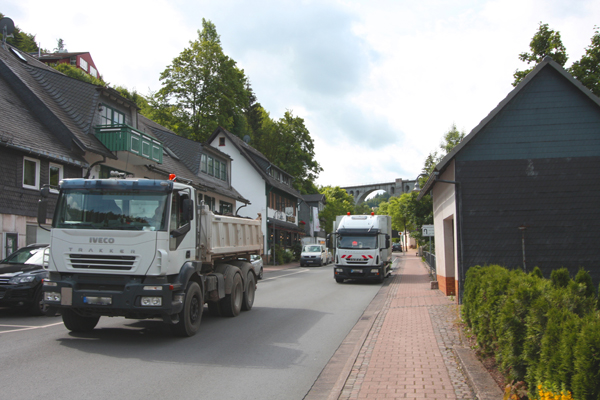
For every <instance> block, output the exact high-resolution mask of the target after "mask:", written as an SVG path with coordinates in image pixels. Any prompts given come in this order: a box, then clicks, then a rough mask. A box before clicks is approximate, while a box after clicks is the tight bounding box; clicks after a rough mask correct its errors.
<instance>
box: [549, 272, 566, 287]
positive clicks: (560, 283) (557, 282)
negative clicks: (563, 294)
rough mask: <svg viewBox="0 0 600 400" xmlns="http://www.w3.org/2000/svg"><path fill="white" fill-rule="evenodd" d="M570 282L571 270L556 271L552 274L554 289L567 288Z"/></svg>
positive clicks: (551, 279)
mask: <svg viewBox="0 0 600 400" xmlns="http://www.w3.org/2000/svg"><path fill="white" fill-rule="evenodd" d="M570 280H571V275H569V270H568V269H566V268H559V269H555V270H553V271H552V272H551V273H550V281H551V282H552V287H554V288H561V287H567V286H568V285H569V281H570Z"/></svg>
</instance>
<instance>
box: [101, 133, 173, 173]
mask: <svg viewBox="0 0 600 400" xmlns="http://www.w3.org/2000/svg"><path fill="white" fill-rule="evenodd" d="M94 129H95V130H96V137H97V138H98V140H100V141H101V142H102V144H103V145H105V146H106V147H107V148H108V149H109V150H110V151H114V152H116V153H117V157H118V158H122V157H125V156H127V155H130V154H133V155H135V156H137V157H134V159H133V160H132V159H131V158H130V159H129V163H130V164H134V165H144V164H148V161H151V162H156V163H159V164H162V155H163V146H162V143H161V142H160V141H158V140H157V139H155V138H153V137H150V136H148V135H146V134H145V133H142V132H140V131H138V130H137V129H134V128H132V127H131V126H129V125H98V126H96V127H95V128H94ZM119 152H126V153H129V154H127V155H123V156H121V155H119Z"/></svg>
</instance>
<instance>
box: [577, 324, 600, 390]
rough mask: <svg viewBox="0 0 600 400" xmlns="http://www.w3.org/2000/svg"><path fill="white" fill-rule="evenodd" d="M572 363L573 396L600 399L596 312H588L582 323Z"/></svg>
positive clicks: (599, 332)
mask: <svg viewBox="0 0 600 400" xmlns="http://www.w3.org/2000/svg"><path fill="white" fill-rule="evenodd" d="M574 365H575V373H574V375H573V394H574V397H575V398H576V399H600V317H599V316H598V314H597V313H595V314H590V315H589V316H588V317H587V318H586V319H585V320H584V321H583V323H582V327H581V332H580V333H579V335H578V340H577V344H576V346H575V362H574Z"/></svg>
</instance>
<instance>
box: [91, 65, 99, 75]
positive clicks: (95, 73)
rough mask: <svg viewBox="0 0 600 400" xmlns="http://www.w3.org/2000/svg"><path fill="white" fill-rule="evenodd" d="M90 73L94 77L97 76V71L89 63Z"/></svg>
mask: <svg viewBox="0 0 600 400" xmlns="http://www.w3.org/2000/svg"><path fill="white" fill-rule="evenodd" d="M90 75H91V76H93V77H94V78H97V77H98V71H97V70H96V68H94V67H92V66H91V65H90Z"/></svg>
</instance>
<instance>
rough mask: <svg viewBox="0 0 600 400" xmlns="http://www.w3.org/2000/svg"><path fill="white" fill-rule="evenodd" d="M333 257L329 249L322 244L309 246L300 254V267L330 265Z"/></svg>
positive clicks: (303, 248)
mask: <svg viewBox="0 0 600 400" xmlns="http://www.w3.org/2000/svg"><path fill="white" fill-rule="evenodd" d="M330 260H331V255H330V254H329V251H328V250H327V247H325V246H323V245H322V244H307V245H305V246H304V247H302V253H300V266H301V267H304V266H308V265H316V266H319V267H320V266H321V265H326V264H329V262H330Z"/></svg>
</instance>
